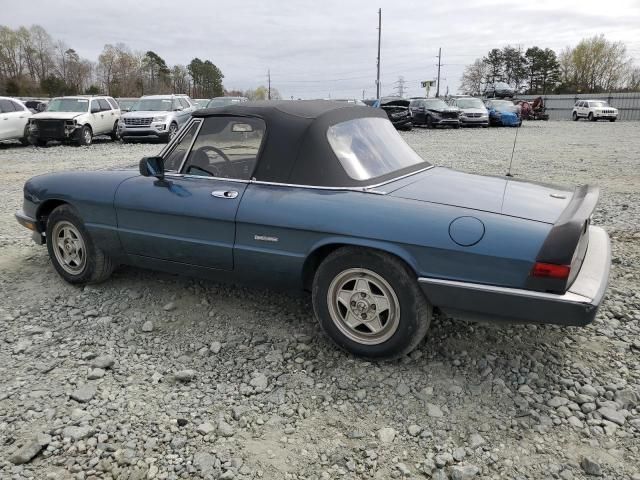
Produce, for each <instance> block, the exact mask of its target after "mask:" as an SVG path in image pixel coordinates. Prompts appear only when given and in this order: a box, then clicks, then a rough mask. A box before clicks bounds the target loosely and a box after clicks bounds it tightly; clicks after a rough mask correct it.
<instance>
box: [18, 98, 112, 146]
mask: <svg viewBox="0 0 640 480" xmlns="http://www.w3.org/2000/svg"><path fill="white" fill-rule="evenodd" d="M119 121H120V107H119V106H118V102H116V101H115V100H114V99H113V98H111V97H105V96H75V97H59V98H54V99H53V100H51V101H50V102H49V105H47V110H46V111H44V112H41V113H36V114H35V115H34V116H32V117H31V119H30V120H29V142H31V144H32V145H37V146H39V147H43V146H45V145H46V144H47V142H48V141H49V140H59V141H61V142H74V143H77V144H78V145H91V142H92V141H93V137H94V136H96V135H109V136H110V137H111V139H112V140H116V139H117V138H118V122H119Z"/></svg>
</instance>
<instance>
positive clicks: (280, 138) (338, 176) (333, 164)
mask: <svg viewBox="0 0 640 480" xmlns="http://www.w3.org/2000/svg"><path fill="white" fill-rule="evenodd" d="M192 115H193V117H194V118H202V117H205V118H206V117H212V116H223V115H234V116H247V117H257V118H261V119H263V120H264V122H265V124H266V127H267V129H266V138H265V140H264V142H263V146H262V151H261V152H260V158H259V159H258V165H257V168H256V171H255V172H254V175H253V176H254V177H255V178H256V180H259V181H265V182H276V183H289V184H294V185H312V186H325V187H363V186H367V185H369V184H371V183H372V180H368V181H364V182H363V181H358V180H353V179H352V178H351V177H349V176H348V175H347V173H346V172H345V170H344V168H342V165H341V164H340V161H339V160H338V158H337V157H336V155H335V153H334V152H333V150H332V148H331V146H330V145H329V141H328V140H327V129H328V128H329V127H330V126H331V125H335V124H337V123H341V122H345V121H348V120H353V119H356V118H370V117H374V118H382V119H385V120H387V115H386V113H385V112H384V111H383V110H381V109H377V108H371V107H366V106H358V105H354V104H350V103H345V102H333V101H330V100H297V101H293V100H292V101H287V100H284V101H262V102H242V103H235V104H231V105H225V106H223V107H217V108H204V109H201V110H197V111H195V112H193V114H192ZM373 180H376V181H381V180H382V181H384V180H386V178H379V179H373Z"/></svg>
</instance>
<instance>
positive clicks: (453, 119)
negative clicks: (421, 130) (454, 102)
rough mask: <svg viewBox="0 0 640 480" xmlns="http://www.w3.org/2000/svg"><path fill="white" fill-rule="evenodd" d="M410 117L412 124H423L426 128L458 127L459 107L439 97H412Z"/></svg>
mask: <svg viewBox="0 0 640 480" xmlns="http://www.w3.org/2000/svg"><path fill="white" fill-rule="evenodd" d="M411 119H412V122H413V124H414V125H424V126H426V127H427V128H435V127H452V128H460V109H459V108H458V107H455V106H450V105H447V104H446V103H445V102H444V100H442V99H440V98H413V99H412V100H411Z"/></svg>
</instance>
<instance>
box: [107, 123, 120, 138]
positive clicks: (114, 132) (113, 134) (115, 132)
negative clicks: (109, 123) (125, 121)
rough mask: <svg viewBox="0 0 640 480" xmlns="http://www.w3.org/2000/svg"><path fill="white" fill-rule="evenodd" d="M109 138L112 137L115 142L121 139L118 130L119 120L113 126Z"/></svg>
mask: <svg viewBox="0 0 640 480" xmlns="http://www.w3.org/2000/svg"><path fill="white" fill-rule="evenodd" d="M109 136H110V137H111V140H113V141H114V142H115V141H116V140H118V139H119V138H120V132H119V130H118V121H117V120H116V122H115V123H114V124H113V130H111V133H110V134H109Z"/></svg>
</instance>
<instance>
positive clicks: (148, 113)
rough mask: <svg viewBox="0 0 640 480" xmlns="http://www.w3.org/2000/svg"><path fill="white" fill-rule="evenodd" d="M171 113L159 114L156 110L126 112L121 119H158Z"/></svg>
mask: <svg viewBox="0 0 640 480" xmlns="http://www.w3.org/2000/svg"><path fill="white" fill-rule="evenodd" d="M169 113H171V112H160V111H157V110H148V111H145V110H137V111H135V112H127V113H125V114H124V115H122V117H123V118H148V117H158V116H160V115H168V114H169Z"/></svg>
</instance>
